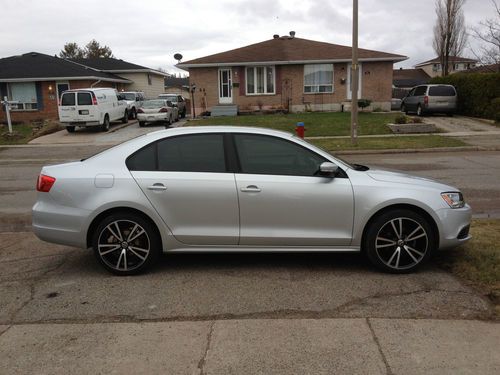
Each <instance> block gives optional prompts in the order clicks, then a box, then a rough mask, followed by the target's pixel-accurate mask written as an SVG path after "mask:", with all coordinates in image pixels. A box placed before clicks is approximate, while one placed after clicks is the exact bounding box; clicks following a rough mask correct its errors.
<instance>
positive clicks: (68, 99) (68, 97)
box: [61, 92, 75, 106]
mask: <svg viewBox="0 0 500 375" xmlns="http://www.w3.org/2000/svg"><path fill="white" fill-rule="evenodd" d="M61 105H62V106H66V105H75V93H74V92H68V93H65V94H63V96H62V99H61Z"/></svg>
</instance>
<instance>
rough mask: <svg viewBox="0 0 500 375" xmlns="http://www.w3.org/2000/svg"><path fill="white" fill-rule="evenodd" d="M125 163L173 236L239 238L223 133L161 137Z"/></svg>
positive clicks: (229, 241) (223, 241)
mask: <svg viewBox="0 0 500 375" xmlns="http://www.w3.org/2000/svg"><path fill="white" fill-rule="evenodd" d="M127 166H128V168H129V169H130V171H131V174H132V176H133V177H134V179H135V180H136V181H137V183H138V184H139V186H140V188H141V190H142V191H143V192H144V194H145V195H146V197H147V198H148V199H149V201H150V202H151V204H152V205H153V207H154V208H155V209H156V211H157V212H158V214H159V215H160V216H161V217H162V219H163V221H164V222H165V224H166V225H167V226H168V227H169V228H170V230H171V231H172V233H173V235H174V236H175V238H176V239H177V240H179V241H180V242H183V243H186V244H191V245H236V244H237V243H238V238H239V216H238V196H237V192H236V183H235V180H234V173H230V172H227V171H228V168H227V166H226V157H225V151H224V135H223V134H219V133H216V134H214V133H208V134H186V135H179V136H174V137H168V138H164V139H162V140H160V141H157V142H154V143H153V144H150V145H148V146H147V147H145V148H143V149H141V150H139V151H138V152H136V153H135V154H133V155H132V156H130V157H129V158H128V159H127Z"/></svg>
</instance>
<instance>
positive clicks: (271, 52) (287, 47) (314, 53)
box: [177, 36, 408, 69]
mask: <svg viewBox="0 0 500 375" xmlns="http://www.w3.org/2000/svg"><path fill="white" fill-rule="evenodd" d="M358 54H359V60H360V61H393V62H395V61H402V60H406V59H407V58H408V57H406V56H403V55H396V54H392V53H387V52H380V51H372V50H367V49H362V48H360V49H359V52H358ZM351 59H352V48H351V47H348V46H341V45H338V44H331V43H324V42H317V41H314V40H308V39H301V38H296V37H288V36H285V37H278V38H273V39H271V40H266V41H264V42H260V43H256V44H251V45H249V46H245V47H241V48H236V49H233V50H230V51H226V52H221V53H216V54H214V55H210V56H205V57H201V58H198V59H194V60H189V61H185V62H182V63H179V64H177V66H178V67H179V68H184V69H185V68H190V67H208V66H224V65H225V66H228V65H231V66H236V65H247V64H252V63H253V64H257V63H274V64H303V63H320V62H325V63H326V62H347V61H351Z"/></svg>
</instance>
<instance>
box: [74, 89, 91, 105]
mask: <svg viewBox="0 0 500 375" xmlns="http://www.w3.org/2000/svg"><path fill="white" fill-rule="evenodd" d="M77 97H78V105H92V97H91V96H90V93H88V92H79V93H78V94H77Z"/></svg>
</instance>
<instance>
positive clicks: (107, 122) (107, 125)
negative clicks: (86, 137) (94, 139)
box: [101, 115, 109, 132]
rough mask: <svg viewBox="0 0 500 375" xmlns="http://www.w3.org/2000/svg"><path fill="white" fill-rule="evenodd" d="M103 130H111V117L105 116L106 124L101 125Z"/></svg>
mask: <svg viewBox="0 0 500 375" xmlns="http://www.w3.org/2000/svg"><path fill="white" fill-rule="evenodd" d="M101 130H102V131H103V132H107V131H108V130H109V116H108V115H104V122H103V123H102V125H101Z"/></svg>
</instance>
